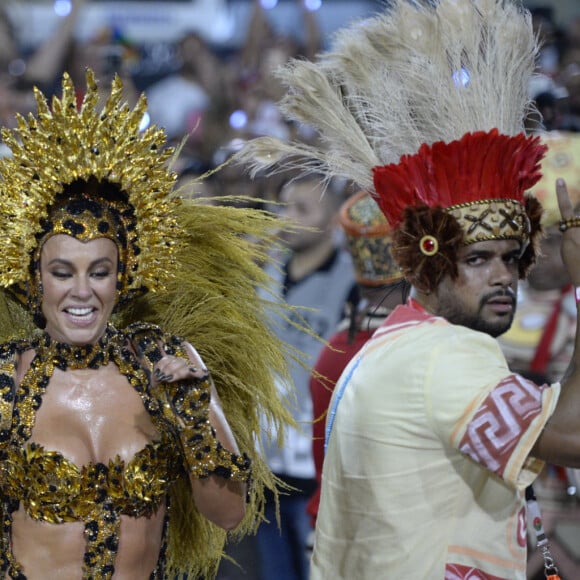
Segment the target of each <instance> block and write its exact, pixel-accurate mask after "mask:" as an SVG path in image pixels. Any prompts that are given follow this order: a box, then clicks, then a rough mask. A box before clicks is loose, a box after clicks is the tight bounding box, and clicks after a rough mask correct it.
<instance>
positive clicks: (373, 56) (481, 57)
mask: <svg viewBox="0 0 580 580" xmlns="http://www.w3.org/2000/svg"><path fill="white" fill-rule="evenodd" d="M537 50H538V47H537V41H536V38H535V36H534V33H533V31H532V25H531V18H530V15H529V13H528V12H527V11H525V10H523V9H522V8H521V7H520V6H519V5H518V4H516V3H515V2H512V1H510V0H439V1H438V2H435V3H433V2H428V1H427V0H415V1H413V0H393V1H392V2H391V3H390V6H389V7H387V8H386V10H385V12H384V13H382V14H379V15H377V16H375V17H372V18H370V19H366V20H361V21H359V22H357V23H355V24H353V25H352V26H350V27H349V28H346V29H344V30H342V31H339V33H338V34H337V35H336V37H335V39H334V43H333V46H332V48H331V50H330V51H329V52H328V53H326V54H323V55H321V56H320V58H319V59H318V61H317V62H316V63H312V62H308V61H293V62H291V63H290V64H289V65H287V66H286V67H284V68H282V69H281V70H280V71H279V73H278V76H279V78H280V79H281V81H282V82H283V84H284V85H285V86H286V88H287V94H286V96H285V97H284V98H283V99H282V101H281V103H280V107H281V110H282V111H283V113H284V114H285V115H286V117H287V119H288V120H290V121H295V122H299V123H306V124H308V125H311V126H313V127H314V128H315V129H316V130H317V131H318V132H319V134H320V141H319V142H318V143H317V144H315V145H305V144H303V143H299V142H290V143H288V142H280V141H276V140H274V139H269V138H258V139H256V140H252V141H250V142H249V143H248V144H247V145H246V147H245V148H244V149H243V150H242V151H241V152H240V153H239V154H238V156H237V160H238V161H239V162H241V163H245V164H249V166H250V167H251V169H252V172H253V173H254V174H255V173H256V172H258V171H265V172H266V173H269V172H275V171H278V170H280V169H281V168H283V169H288V168H294V169H300V170H302V171H304V172H307V171H309V170H311V169H312V168H316V169H317V170H318V171H322V172H323V173H325V174H326V175H327V176H328V177H334V176H339V177H343V178H347V179H349V180H352V181H354V182H355V183H356V184H357V185H358V186H360V187H361V188H364V189H367V190H369V191H371V192H372V191H373V183H372V168H373V167H375V166H377V165H386V164H391V163H398V162H399V160H400V159H401V157H402V156H403V155H410V154H414V153H416V152H417V151H418V150H419V148H420V147H421V146H422V145H423V144H427V145H431V144H433V143H435V142H438V141H443V142H445V143H449V142H451V141H454V140H457V139H459V138H461V136H463V135H464V134H466V133H469V132H475V131H490V130H492V129H494V128H495V129H497V130H498V131H499V132H500V133H501V134H504V135H516V134H518V133H520V132H522V131H523V129H524V127H523V121H524V118H525V116H526V114H527V113H528V111H529V107H530V102H529V99H528V81H529V78H530V76H531V75H532V73H533V70H534V64H535V58H536V56H537ZM482 177H483V178H484V179H485V178H487V177H488V175H483V176H482Z"/></svg>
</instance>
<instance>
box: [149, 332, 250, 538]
mask: <svg viewBox="0 0 580 580" xmlns="http://www.w3.org/2000/svg"><path fill="white" fill-rule="evenodd" d="M183 348H184V350H185V352H186V354H187V356H188V360H186V359H184V358H181V357H174V356H169V355H166V356H163V357H162V358H161V359H160V360H159V361H158V362H157V363H156V364H155V367H154V373H153V380H154V381H156V383H157V385H159V384H162V383H166V384H167V385H169V388H168V389H167V390H166V393H167V394H169V397H168V396H167V395H166V396H165V400H166V403H165V413H164V414H165V416H166V418H167V419H168V420H169V421H170V422H171V423H172V424H175V425H177V426H178V428H177V431H178V436H179V439H180V442H181V445H182V449H183V455H184V457H185V460H186V463H187V467H188V469H189V471H190V480H191V486H192V492H193V495H194V501H195V503H196V506H197V508H198V510H199V511H200V513H202V514H203V515H204V516H205V517H206V518H208V519H209V520H210V521H212V522H213V523H215V524H216V525H218V526H220V527H222V528H224V529H226V530H231V529H233V528H235V527H236V526H237V525H238V524H239V523H240V522H241V520H242V518H243V517H244V514H245V503H246V495H247V491H248V479H249V475H250V470H249V460H248V459H247V458H244V457H241V456H240V451H239V449H238V446H237V443H236V440H235V437H234V435H233V433H232V430H231V428H230V425H229V423H228V421H227V418H226V417H225V414H224V412H223V409H222V405H221V402H220V400H219V396H218V394H217V391H216V389H215V386H214V385H213V382H212V381H211V378H210V377H209V374H208V371H207V369H206V367H205V365H204V364H203V361H202V360H201V357H200V356H199V354H198V353H197V352H196V350H195V349H194V348H193V347H192V346H191V345H190V344H188V343H185V344H184V345H183ZM177 383H179V386H178V389H179V390H178V391H176V390H175V389H171V385H175V386H177ZM168 413H169V414H170V415H169V416H168ZM171 415H173V416H171Z"/></svg>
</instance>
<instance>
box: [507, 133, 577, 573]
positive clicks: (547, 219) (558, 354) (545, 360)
mask: <svg viewBox="0 0 580 580" xmlns="http://www.w3.org/2000/svg"><path fill="white" fill-rule="evenodd" d="M543 139H544V141H545V143H546V144H547V145H548V147H549V149H548V153H547V155H546V158H545V159H544V161H543V163H542V171H543V173H544V176H543V178H542V180H541V181H540V182H539V183H538V184H536V186H535V187H534V189H533V193H534V194H535V195H536V196H537V197H538V198H539V199H540V200H541V202H542V205H543V206H544V209H545V213H544V217H543V226H544V228H545V234H546V235H545V237H544V238H543V239H542V241H541V252H540V254H539V256H538V260H537V263H536V264H535V266H534V267H533V268H532V270H531V271H530V273H529V275H528V278H527V281H526V282H525V283H522V284H520V288H519V296H518V308H517V310H516V314H515V317H514V321H513V324H512V326H511V328H510V330H508V331H507V332H506V333H505V334H504V335H503V336H501V337H500V338H499V339H498V340H499V343H500V345H501V347H502V350H503V352H504V354H505V356H506V359H507V361H508V363H509V366H510V368H511V369H512V370H513V371H515V372H517V373H520V374H521V375H523V376H525V377H528V378H530V379H531V380H533V381H534V382H536V383H537V384H543V383H554V382H556V381H559V380H560V379H561V378H562V376H563V374H564V372H565V370H566V369H567V367H568V365H569V363H570V360H571V356H572V352H573V349H574V338H575V331H576V302H575V297H574V289H573V287H572V285H571V283H570V279H569V277H568V274H567V272H566V269H565V267H564V263H563V261H562V257H561V255H560V247H561V241H562V232H561V231H560V229H559V220H560V213H559V210H558V206H557V202H556V195H555V192H554V183H555V181H556V178H557V177H563V178H564V179H566V182H567V184H568V191H569V193H570V199H571V200H572V202H573V203H575V204H576V206H577V207H578V208H579V209H580V135H576V134H567V135H566V134H562V133H551V134H548V135H545V136H544V137H543ZM578 473H580V472H578V471H577V470H566V469H562V468H558V467H556V466H553V465H548V466H546V468H545V469H544V471H543V472H542V474H541V475H540V477H539V478H538V479H537V480H536V481H535V482H534V490H535V492H536V495H537V497H538V501H539V502H540V506H541V509H542V516H543V520H544V527H545V529H546V532H547V533H548V536H549V538H550V544H551V550H552V554H553V555H554V558H555V559H556V562H557V566H558V568H559V569H560V572H561V573H562V577H563V578H574V577H575V574H576V573H577V571H578V569H580V568H579V566H580V551H579V550H576V554H574V550H572V551H571V552H570V551H568V550H567V549H566V546H569V545H574V543H576V544H577V538H578V537H579V536H578V534H580V504H579V503H578V499H577V498H574V497H573V496H571V495H569V494H568V489H569V487H570V486H571V484H572V481H575V480H577V479H578ZM531 535H532V536H533V537H534V532H532V531H531ZM534 539H535V538H534ZM528 559H529V564H528V568H529V578H534V579H535V578H543V577H544V570H543V562H542V558H541V557H540V553H539V552H538V551H537V550H530V551H529V553H528Z"/></svg>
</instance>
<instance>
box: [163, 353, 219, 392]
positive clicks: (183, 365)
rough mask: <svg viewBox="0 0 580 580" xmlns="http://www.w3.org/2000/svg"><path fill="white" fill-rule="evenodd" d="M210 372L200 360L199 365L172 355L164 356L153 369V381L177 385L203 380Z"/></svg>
mask: <svg viewBox="0 0 580 580" xmlns="http://www.w3.org/2000/svg"><path fill="white" fill-rule="evenodd" d="M207 374H208V372H207V369H206V368H205V366H204V365H203V364H202V363H201V359H199V361H198V364H194V363H193V362H191V361H189V360H186V359H184V358H181V357H176V356H172V355H167V354H166V355H165V356H163V357H162V358H161V359H160V360H159V361H158V362H157V363H156V364H155V366H154V367H153V381H154V382H155V385H157V384H159V383H175V382H177V381H187V380H195V379H203V378H205V377H206V376H207Z"/></svg>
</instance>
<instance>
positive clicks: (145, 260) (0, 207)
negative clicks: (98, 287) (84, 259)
mask: <svg viewBox="0 0 580 580" xmlns="http://www.w3.org/2000/svg"><path fill="white" fill-rule="evenodd" d="M86 83H87V90H86V94H85V96H84V98H83V100H82V104H81V106H80V109H79V108H78V107H77V92H76V90H75V87H74V85H73V83H72V81H71V79H70V77H69V75H68V74H66V73H65V75H64V76H63V80H62V97H61V98H60V99H59V98H57V97H54V98H53V99H52V101H51V106H50V107H49V105H48V102H47V100H46V98H45V97H44V95H43V94H42V93H41V92H40V91H39V90H38V89H35V98H36V103H37V108H38V113H37V116H36V117H35V116H34V115H32V114H30V115H29V116H28V117H27V118H26V119H25V118H24V117H23V116H21V115H18V116H17V121H18V125H17V128H16V129H14V130H10V129H7V128H3V129H2V138H3V141H4V143H5V144H6V145H7V146H8V147H9V149H10V150H11V155H10V156H7V157H5V158H3V159H0V180H1V182H0V183H1V184H0V188H1V195H0V231H1V232H2V241H3V252H2V254H1V255H0V287H3V288H7V289H8V290H9V291H10V292H11V293H12V294H13V295H14V296H15V297H17V298H18V299H19V300H20V301H21V302H22V303H23V304H25V305H27V306H28V308H29V309H31V310H33V311H34V310H35V309H37V308H38V296H36V293H37V292H38V280H37V279H36V277H37V276H36V270H37V268H38V260H39V256H40V248H41V245H42V243H43V242H44V241H45V240H46V239H48V237H50V236H51V235H55V234H57V233H65V234H67V235H71V236H73V237H75V238H77V239H80V240H83V241H87V240H90V239H95V238H98V237H107V238H109V239H112V240H113V241H114V242H115V243H116V244H117V247H118V248H119V280H118V294H119V298H118V304H121V305H122V304H125V303H126V302H127V301H128V300H129V299H130V298H133V297H135V296H139V295H141V294H144V293H145V292H147V291H156V290H161V289H163V288H164V284H165V283H166V282H167V281H168V279H169V278H170V277H171V276H172V268H173V266H174V254H175V251H176V248H177V244H178V243H179V228H178V224H177V220H176V218H175V211H176V209H177V207H178V205H179V203H180V202H179V198H178V197H177V196H173V195H172V188H173V184H174V181H175V176H174V174H173V173H171V172H170V171H169V170H168V168H167V163H166V162H167V161H168V159H169V157H170V156H171V155H172V153H173V151H172V150H171V149H167V148H166V149H164V148H163V147H164V145H165V135H164V133H163V131H162V130H161V129H158V128H156V127H150V128H148V129H147V130H146V131H144V132H141V131H140V124H141V122H142V119H143V115H144V113H145V110H146V106H147V105H146V100H145V97H144V96H143V95H142V96H141V98H140V99H139V101H138V102H137V104H136V106H135V107H134V108H133V109H132V110H131V109H130V108H129V106H128V105H127V104H126V103H125V102H123V95H122V90H123V85H122V82H121V80H120V79H119V78H118V77H117V78H115V79H114V80H113V83H112V87H111V93H110V95H109V97H108V98H107V100H106V102H105V104H104V106H103V108H102V109H100V110H99V109H97V102H98V99H99V93H98V89H97V83H96V80H95V77H94V74H93V72H92V71H91V70H88V71H87V74H86Z"/></svg>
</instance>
